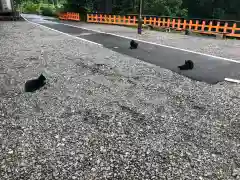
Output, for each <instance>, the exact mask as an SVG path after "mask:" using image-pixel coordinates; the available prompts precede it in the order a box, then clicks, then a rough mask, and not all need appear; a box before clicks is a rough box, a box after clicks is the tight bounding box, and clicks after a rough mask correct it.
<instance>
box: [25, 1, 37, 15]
mask: <svg viewBox="0 0 240 180" xmlns="http://www.w3.org/2000/svg"><path fill="white" fill-rule="evenodd" d="M22 11H23V12H24V13H33V14H39V13H40V5H39V4H35V3H33V2H32V1H27V2H24V3H23V4H22Z"/></svg>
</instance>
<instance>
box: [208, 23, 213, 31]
mask: <svg viewBox="0 0 240 180" xmlns="http://www.w3.org/2000/svg"><path fill="white" fill-rule="evenodd" d="M208 31H212V21H210V23H209V25H208Z"/></svg>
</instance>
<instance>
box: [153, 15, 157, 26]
mask: <svg viewBox="0 0 240 180" xmlns="http://www.w3.org/2000/svg"><path fill="white" fill-rule="evenodd" d="M153 26H156V17H154V18H153Z"/></svg>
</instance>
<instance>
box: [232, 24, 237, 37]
mask: <svg viewBox="0 0 240 180" xmlns="http://www.w3.org/2000/svg"><path fill="white" fill-rule="evenodd" d="M236 28H237V23H234V24H233V27H232V33H231V34H235V29H236Z"/></svg>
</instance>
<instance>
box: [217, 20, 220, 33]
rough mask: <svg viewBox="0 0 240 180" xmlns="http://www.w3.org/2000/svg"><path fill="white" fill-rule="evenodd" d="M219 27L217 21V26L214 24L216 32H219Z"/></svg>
mask: <svg viewBox="0 0 240 180" xmlns="http://www.w3.org/2000/svg"><path fill="white" fill-rule="evenodd" d="M219 28H220V22H219V21H218V22H217V26H216V32H217V33H218V32H219Z"/></svg>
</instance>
